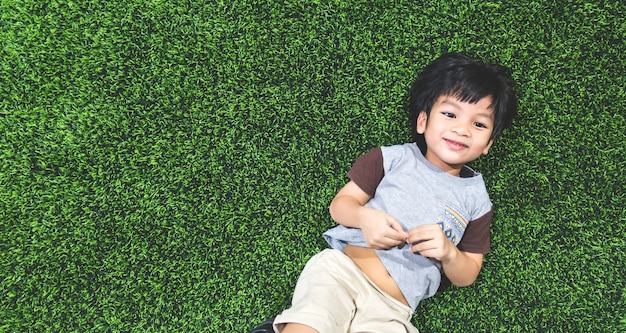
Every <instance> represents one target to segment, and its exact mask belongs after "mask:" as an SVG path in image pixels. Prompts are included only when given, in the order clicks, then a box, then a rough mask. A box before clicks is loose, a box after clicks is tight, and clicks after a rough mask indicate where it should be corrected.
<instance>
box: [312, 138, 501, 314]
mask: <svg viewBox="0 0 626 333" xmlns="http://www.w3.org/2000/svg"><path fill="white" fill-rule="evenodd" d="M381 151H382V155H383V167H384V177H383V178H382V179H381V181H380V184H379V185H378V187H377V188H376V193H375V195H374V197H372V198H371V199H370V200H369V201H368V202H367V203H366V204H365V205H366V206H368V207H371V208H374V209H377V210H381V211H384V212H386V213H388V214H390V215H392V216H394V217H395V218H396V219H397V220H398V222H400V224H401V225H402V226H403V228H404V230H407V231H408V230H410V229H413V228H415V227H417V226H419V225H422V224H430V223H437V224H439V225H440V226H441V227H442V229H443V230H444V232H445V234H446V235H447V236H448V238H449V239H450V240H451V241H452V242H454V244H455V245H457V244H458V243H459V241H460V240H461V238H462V237H463V233H464V232H465V229H466V227H467V225H468V223H470V221H472V220H475V219H477V218H479V217H482V216H483V215H485V214H487V213H489V212H490V211H491V201H490V200H489V195H488V193H487V189H486V188H485V184H484V181H483V178H482V176H481V175H480V174H478V173H474V176H473V177H468V178H461V177H455V176H452V175H450V174H448V173H446V172H444V171H442V170H441V169H439V168H437V167H436V166H434V165H433V164H432V163H430V162H429V161H428V160H426V158H425V157H424V156H423V155H422V153H421V152H420V150H419V148H418V146H417V145H416V144H415V143H408V144H403V145H396V146H390V147H381ZM324 238H325V239H326V241H327V242H328V243H329V244H330V246H331V247H333V248H335V249H339V250H343V248H344V247H345V246H346V245H347V244H351V245H355V246H363V247H367V244H366V243H365V239H364V237H363V233H362V232H361V230H360V229H357V228H347V227H345V226H343V225H338V226H336V227H334V228H332V229H329V230H328V231H326V232H325V233H324ZM376 252H377V254H378V256H379V257H380V260H381V261H382V263H383V264H384V265H385V267H386V268H387V271H388V272H389V274H390V275H391V277H392V278H393V279H394V280H395V281H396V283H397V284H398V287H399V288H400V290H401V291H402V293H403V295H404V297H405V298H406V300H407V301H408V302H409V305H410V306H411V308H412V309H413V310H415V309H416V308H417V305H418V304H419V302H420V301H421V300H422V299H425V298H428V297H430V296H432V295H434V294H435V292H436V291H437V289H438V288H439V284H440V282H441V263H440V262H438V261H437V260H434V259H430V258H426V257H424V256H421V255H419V254H415V253H413V252H411V251H410V247H409V246H405V247H403V248H401V249H400V248H398V247H392V248H391V249H388V250H376Z"/></svg>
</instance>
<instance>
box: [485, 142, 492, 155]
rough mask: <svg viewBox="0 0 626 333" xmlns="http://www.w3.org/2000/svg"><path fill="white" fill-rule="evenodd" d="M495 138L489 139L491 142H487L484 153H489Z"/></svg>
mask: <svg viewBox="0 0 626 333" xmlns="http://www.w3.org/2000/svg"><path fill="white" fill-rule="evenodd" d="M493 140H494V139H491V140H489V142H487V146H485V149H483V155H487V153H488V152H489V148H491V146H492V145H493Z"/></svg>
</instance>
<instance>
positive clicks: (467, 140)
mask: <svg viewBox="0 0 626 333" xmlns="http://www.w3.org/2000/svg"><path fill="white" fill-rule="evenodd" d="M490 105H491V97H485V98H483V99H481V100H479V101H478V102H477V103H476V104H471V103H467V102H461V101H459V100H458V99H457V98H456V97H453V96H445V95H444V96H440V97H439V98H438V99H437V101H436V102H435V104H434V105H433V108H432V109H431V111H430V116H427V115H426V112H424V111H422V112H420V114H419V115H418V117H417V133H419V134H424V139H425V140H426V146H427V147H428V148H427V150H426V155H425V156H426V159H427V160H428V161H430V162H431V163H432V164H434V165H435V166H437V167H438V168H440V169H441V170H443V171H445V172H448V173H450V174H452V175H455V176H458V175H459V173H460V172H461V169H462V168H463V165H465V163H468V162H471V161H473V160H475V159H476V158H478V157H479V156H480V155H482V154H487V152H488V151H489V148H490V147H491V145H492V144H493V139H491V133H492V131H493V126H494V113H493V109H491V108H489V106H490Z"/></svg>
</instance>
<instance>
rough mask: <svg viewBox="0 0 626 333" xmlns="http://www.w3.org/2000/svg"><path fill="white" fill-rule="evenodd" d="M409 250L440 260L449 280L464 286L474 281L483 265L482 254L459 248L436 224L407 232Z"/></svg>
mask: <svg viewBox="0 0 626 333" xmlns="http://www.w3.org/2000/svg"><path fill="white" fill-rule="evenodd" d="M408 242H409V243H410V244H415V245H413V246H412V247H411V251H413V252H415V253H419V254H421V255H423V256H425V257H429V258H434V259H437V260H439V261H441V264H442V268H443V271H444V273H445V274H446V276H447V277H448V279H449V280H450V282H452V283H453V284H454V285H456V286H459V287H466V286H469V285H470V284H472V283H474V281H476V278H477V277H478V273H479V272H480V269H481V268H482V266H483V255H482V254H481V253H471V252H464V251H461V250H459V249H458V248H457V247H456V246H455V245H454V243H452V242H451V241H450V240H449V239H448V238H447V237H446V236H445V235H444V233H443V231H442V230H441V227H440V226H439V225H437V224H426V225H421V226H419V227H416V228H415V229H412V230H411V231H410V232H409V237H408Z"/></svg>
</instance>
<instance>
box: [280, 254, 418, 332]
mask: <svg viewBox="0 0 626 333" xmlns="http://www.w3.org/2000/svg"><path fill="white" fill-rule="evenodd" d="M412 314H413V313H412V311H411V308H410V307H408V306H406V305H405V304H402V303H401V302H400V301H398V300H396V299H394V298H393V297H391V296H389V295H388V294H387V293H385V292H384V291H382V290H380V289H379V288H378V287H377V286H376V285H374V284H373V283H372V282H371V280H370V279H369V278H368V277H367V276H366V275H365V274H363V272H362V271H361V270H360V269H359V268H358V267H357V266H356V264H354V262H353V261H352V259H350V258H349V257H348V256H346V255H345V254H343V252H341V251H339V250H330V249H328V250H324V251H322V252H320V253H318V254H316V255H315V256H313V257H312V258H311V259H310V260H309V262H308V263H307V264H306V266H305V267H304V270H303V271H302V273H301V275H300V278H299V279H298V283H297V284H296V289H295V291H294V295H293V300H292V306H291V308H289V309H287V310H285V311H283V313H281V314H280V315H279V316H278V317H276V319H275V320H274V330H276V332H281V330H282V329H283V327H284V326H285V324H286V323H299V324H304V325H307V326H310V327H312V328H314V329H316V330H317V331H319V332H320V333H336V332H346V333H348V332H350V333H352V332H381V333H390V332H393V333H395V332H411V333H418V330H417V328H415V327H414V326H413V325H412V324H411V317H412Z"/></svg>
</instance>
